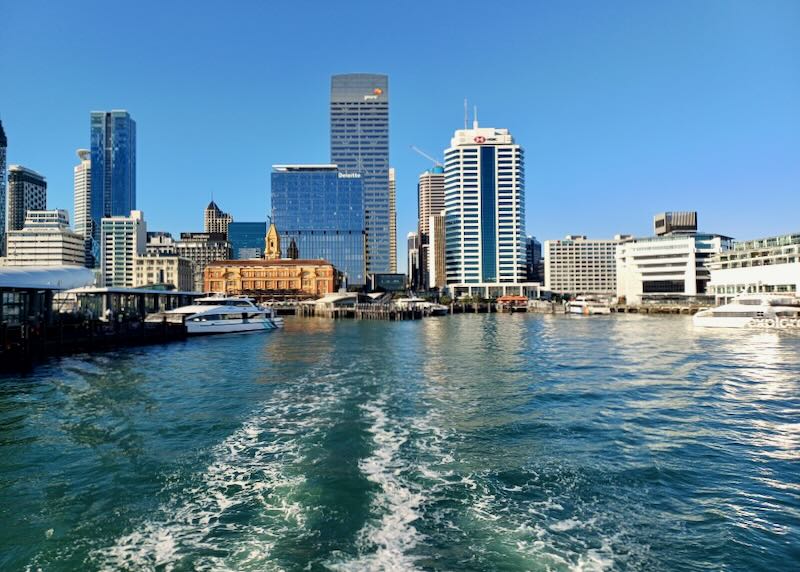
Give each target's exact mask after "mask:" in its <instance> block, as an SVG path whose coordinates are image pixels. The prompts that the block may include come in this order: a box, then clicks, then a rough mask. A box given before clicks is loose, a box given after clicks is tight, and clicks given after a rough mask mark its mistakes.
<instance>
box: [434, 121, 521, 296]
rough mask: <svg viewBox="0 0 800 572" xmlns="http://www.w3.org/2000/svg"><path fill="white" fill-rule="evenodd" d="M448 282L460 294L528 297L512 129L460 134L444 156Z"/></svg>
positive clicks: (518, 158) (518, 171) (517, 158)
mask: <svg viewBox="0 0 800 572" xmlns="http://www.w3.org/2000/svg"><path fill="white" fill-rule="evenodd" d="M444 175H445V204H446V206H445V211H446V214H445V226H446V231H445V233H446V241H447V247H446V258H447V260H446V264H447V283H448V287H449V288H451V289H452V290H453V292H454V294H455V295H456V296H458V295H461V294H469V295H473V294H474V295H481V296H485V297H495V296H498V295H504V294H515V293H519V294H523V293H524V289H523V288H520V287H514V288H509V287H506V286H505V285H509V284H521V283H523V282H525V182H524V175H525V170H524V166H523V151H522V148H521V147H520V146H519V145H517V144H515V143H514V139H513V137H512V136H511V134H510V133H509V132H508V130H507V129H495V128H485V127H484V128H481V127H478V122H477V121H475V122H474V123H473V128H472V129H463V130H461V129H459V130H457V131H456V132H455V135H454V136H453V138H452V140H451V142H450V147H449V148H448V149H447V150H446V151H445V168H444Z"/></svg>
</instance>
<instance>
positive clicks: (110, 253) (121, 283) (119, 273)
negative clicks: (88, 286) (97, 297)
mask: <svg viewBox="0 0 800 572" xmlns="http://www.w3.org/2000/svg"><path fill="white" fill-rule="evenodd" d="M100 239H101V242H100V268H101V269H102V271H103V277H102V282H103V285H104V286H113V287H120V288H133V287H134V286H135V285H136V276H135V267H136V258H137V257H138V256H144V254H145V252H146V249H147V225H146V224H145V221H144V215H143V214H142V211H135V210H134V211H131V212H130V214H129V215H128V216H122V215H116V216H111V217H103V218H102V219H100Z"/></svg>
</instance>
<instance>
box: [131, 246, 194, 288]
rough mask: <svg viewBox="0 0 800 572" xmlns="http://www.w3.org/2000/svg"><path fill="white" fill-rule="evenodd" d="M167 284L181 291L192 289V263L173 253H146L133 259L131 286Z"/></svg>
mask: <svg viewBox="0 0 800 572" xmlns="http://www.w3.org/2000/svg"><path fill="white" fill-rule="evenodd" d="M156 284H169V285H172V286H173V287H174V288H175V289H176V290H179V291H181V292H190V291H192V290H193V289H194V263H192V261H191V260H189V259H188V258H181V257H180V256H174V255H163V254H146V255H144V256H137V257H136V258H135V259H134V278H133V287H134V288H141V287H142V286H151V285H156Z"/></svg>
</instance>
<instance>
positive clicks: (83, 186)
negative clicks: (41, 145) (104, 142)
mask: <svg viewBox="0 0 800 572" xmlns="http://www.w3.org/2000/svg"><path fill="white" fill-rule="evenodd" d="M77 153H78V159H79V160H80V163H79V164H77V165H75V167H74V168H73V170H72V171H73V177H72V178H73V189H74V205H75V206H74V210H73V225H74V227H75V232H76V233H78V234H79V235H81V236H82V237H83V240H84V250H85V251H86V253H85V256H84V258H85V259H89V260H88V261H89V262H90V263H91V262H92V260H91V256H92V153H91V151H89V149H78V151H77ZM89 265H90V266H94V264H89Z"/></svg>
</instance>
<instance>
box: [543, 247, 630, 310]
mask: <svg viewBox="0 0 800 572" xmlns="http://www.w3.org/2000/svg"><path fill="white" fill-rule="evenodd" d="M531 238H532V237H531ZM628 238H630V237H628V236H626V235H618V236H616V237H614V238H613V239H589V238H586V237H585V236H583V235H572V234H570V235H567V237H566V238H564V239H563V240H545V241H544V287H545V290H548V291H550V292H554V293H556V294H562V295H573V296H574V295H578V294H593V295H598V296H608V297H613V296H616V294H617V259H616V255H617V246H618V245H619V244H620V242H622V241H623V240H627V239H628ZM534 240H535V239H534ZM530 250H531V251H533V250H534V247H531V248H530ZM531 255H532V256H535V254H534V253H533V252H532V253H531Z"/></svg>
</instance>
